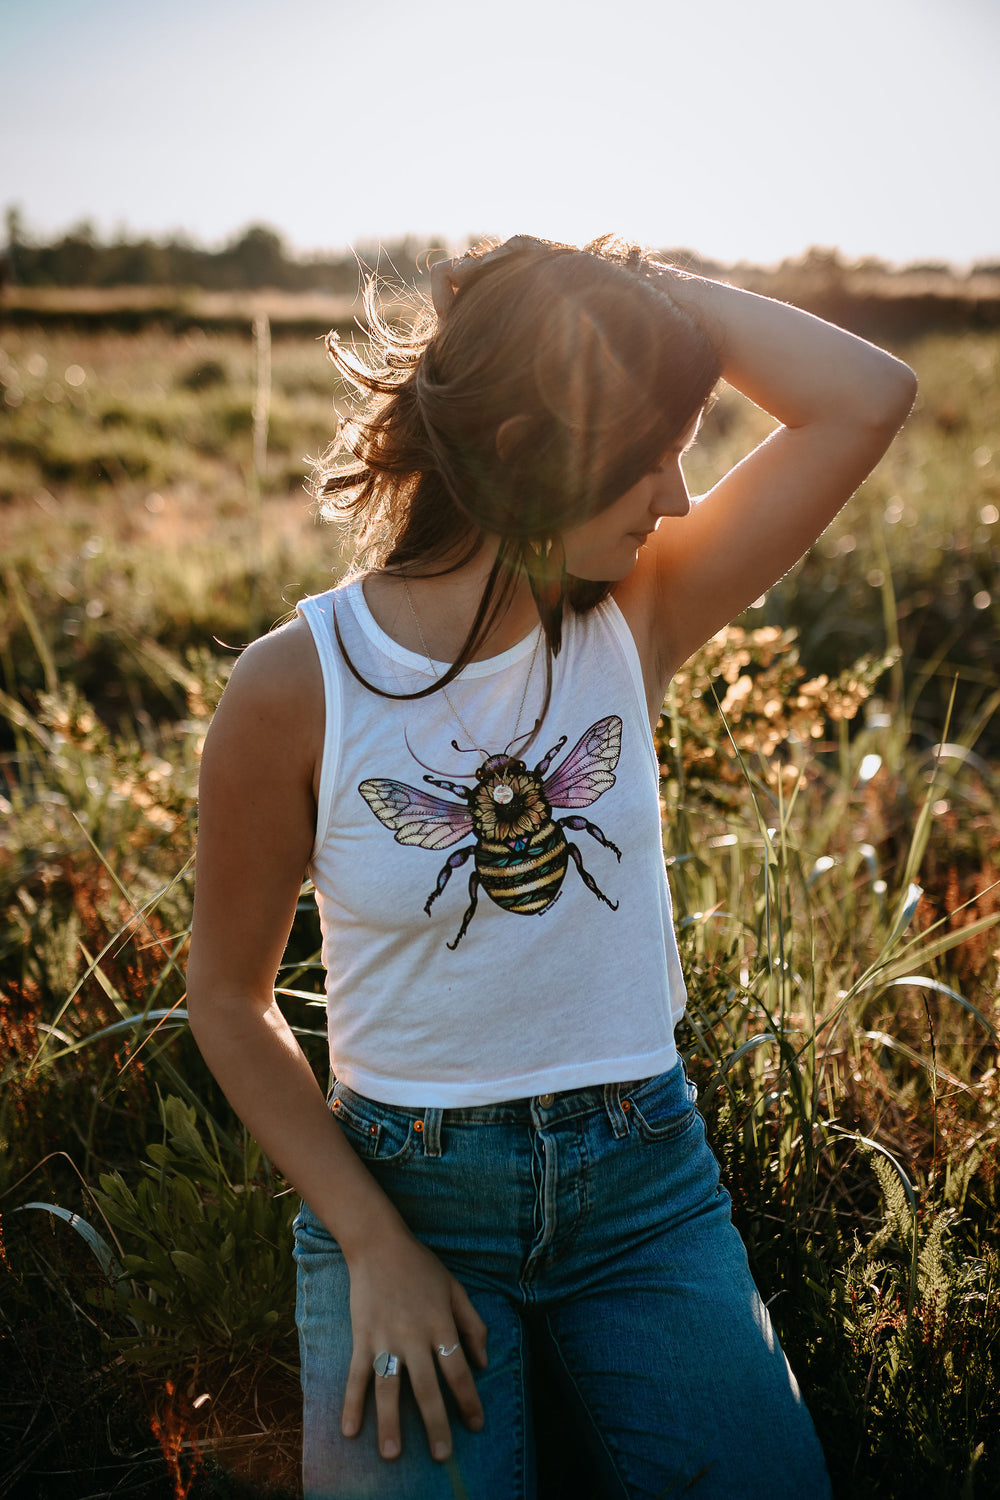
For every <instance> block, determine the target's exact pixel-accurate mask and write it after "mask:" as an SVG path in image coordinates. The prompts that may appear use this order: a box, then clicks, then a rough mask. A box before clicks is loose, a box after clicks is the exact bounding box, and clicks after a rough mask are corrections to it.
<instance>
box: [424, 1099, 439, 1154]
mask: <svg viewBox="0 0 1000 1500" xmlns="http://www.w3.org/2000/svg"><path fill="white" fill-rule="evenodd" d="M441 1115H442V1111H441V1110H440V1109H425V1110H424V1130H423V1135H424V1155H425V1156H440V1155H441Z"/></svg>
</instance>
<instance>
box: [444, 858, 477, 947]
mask: <svg viewBox="0 0 1000 1500" xmlns="http://www.w3.org/2000/svg"><path fill="white" fill-rule="evenodd" d="M478 904H479V871H478V870H473V872H472V874H471V875H470V876H469V906H468V910H467V911H466V913H465V916H464V917H463V918H462V925H461V927H460V928H459V929H458V937H457V938H456V939H455V941H454V942H453V943H448V944H447V947H449V948H450V949H451V951H452V953H454V951H455V949H456V948H457V947H458V945H459V943H460V942H461V941H462V939H463V938H464V937H465V934H466V932H467V931H468V928H469V923H470V922H471V921H472V919H473V917H474V916H475V914H476V907H477V905H478Z"/></svg>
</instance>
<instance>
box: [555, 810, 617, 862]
mask: <svg viewBox="0 0 1000 1500" xmlns="http://www.w3.org/2000/svg"><path fill="white" fill-rule="evenodd" d="M558 821H559V826H560V828H573V829H575V830H576V831H577V832H578V833H589V834H590V837H591V838H592V839H596V840H597V842H598V843H599V844H603V845H604V847H605V849H610V850H611V853H612V854H613V855H614V856H615V858H616V859H617V860H618V863H619V864H621V862H622V851H621V850H620V849H619V847H618V845H617V844H613V843H612V842H611V840H610V839H609V838H605V836H604V834H603V833H602V832H601V830H600V829H599V828H598V826H597V824H596V823H588V822H587V820H586V818H560V819H559V820H558ZM572 847H573V846H572V844H571V845H570V848H571V849H572Z"/></svg>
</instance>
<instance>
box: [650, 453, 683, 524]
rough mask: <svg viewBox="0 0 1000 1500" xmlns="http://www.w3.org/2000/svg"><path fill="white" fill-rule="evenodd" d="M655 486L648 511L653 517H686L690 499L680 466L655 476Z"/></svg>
mask: <svg viewBox="0 0 1000 1500" xmlns="http://www.w3.org/2000/svg"><path fill="white" fill-rule="evenodd" d="M655 478H656V485H655V487H654V489H653V494H652V497H651V499H650V505H649V508H650V511H651V512H652V514H653V515H654V516H686V515H687V513H688V511H689V510H690V509H691V497H690V496H689V494H688V487H687V482H686V480H685V478H684V474H683V472H682V471H681V468H680V466H679V465H678V466H676V467H674V468H670V469H668V470H664V471H663V472H661V473H659V474H657V475H656V476H655Z"/></svg>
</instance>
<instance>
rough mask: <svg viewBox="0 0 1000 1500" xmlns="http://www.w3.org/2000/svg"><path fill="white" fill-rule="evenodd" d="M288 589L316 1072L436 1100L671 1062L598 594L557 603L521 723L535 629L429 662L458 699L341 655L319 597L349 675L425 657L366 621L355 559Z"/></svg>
mask: <svg viewBox="0 0 1000 1500" xmlns="http://www.w3.org/2000/svg"><path fill="white" fill-rule="evenodd" d="M298 610H299V613H300V614H301V615H303V616H304V617H305V619H306V621H307V622H308V625H309V628H310V630H311V631H312V635H313V639H314V641H315V644H316V649H317V652H318V654H319V660H320V663H321V666H322V672H323V683H324V689H325V694H326V737H325V745H324V751H323V765H322V771H321V778H320V788H319V805H318V809H317V824H316V842H315V845H314V848H313V852H312V859H311V866H310V874H311V876H312V880H313V884H314V886H315V890H316V901H317V905H318V907H319V915H320V923H321V928H322V934H323V962H324V964H325V967H326V975H327V978H326V992H327V1016H328V1029H329V1040H330V1060H331V1065H332V1067H333V1070H334V1073H335V1075H336V1076H337V1078H339V1079H341V1080H342V1081H343V1082H344V1083H346V1084H347V1085H348V1087H350V1088H352V1089H354V1090H356V1092H358V1093H360V1094H364V1095H366V1096H368V1097H369V1098H373V1099H378V1100H381V1101H382V1102H384V1103H386V1104H396V1105H403V1106H409V1107H414V1108H432V1107H438V1108H451V1107H455V1106H462V1105H476V1104H493V1103H498V1102H500V1101H502V1100H505V1099H519V1098H525V1097H527V1096H529V1095H533V1094H544V1093H554V1092H556V1091H557V1090H560V1089H576V1088H584V1087H587V1086H589V1085H594V1084H602V1083H613V1082H622V1081H626V1080H631V1079H636V1078H645V1077H648V1076H650V1075H652V1074H655V1073H661V1072H665V1071H666V1070H667V1069H669V1068H670V1067H672V1066H673V1064H674V1062H675V1061H676V1058H677V1052H676V1048H675V1045H674V1027H675V1025H676V1023H677V1021H678V1020H679V1018H680V1016H681V1014H682V1013H683V1010H684V1005H685V998H686V997H685V990H684V980H683V976H682V973H681V965H680V958H679V955H678V951H677V941H676V938H675V935H674V928H673V920H672V915H671V907H670V893H669V890H668V887H667V877H666V870H665V867H664V861H663V846H662V835H661V828H660V805H659V781H658V777H659V768H658V765H657V761H656V755H655V751H654V748H653V742H652V737H651V735H650V732H649V723H648V719H647V716H646V706H645V697H644V692H643V684H642V675H641V670H640V665H639V658H638V653H637V651H636V648H635V643H634V641H633V639H632V635H631V632H630V631H629V628H628V626H627V624H626V622H625V619H624V617H623V616H622V613H621V611H620V610H619V608H618V606H617V605H616V604H615V603H614V602H613V601H612V600H607V601H605V603H603V604H601V605H599V606H598V607H597V608H596V609H594V610H591V611H589V612H588V613H586V614H583V615H578V614H576V613H575V612H573V611H571V610H567V612H566V617H565V619H564V623H563V644H562V650H561V652H560V654H559V656H558V657H557V658H556V659H555V661H554V663H553V680H552V697H551V701H550V703H549V708H548V712H547V713H546V715H545V720H544V722H543V724H542V726H541V728H540V730H539V732H538V733H537V734H536V735H535V737H534V739H533V740H532V742H531V744H530V745H528V746H527V747H526V746H525V742H526V739H527V736H528V733H529V732H530V730H531V729H532V727H533V726H534V724H535V720H536V718H537V716H538V714H539V713H540V711H541V706H542V701H543V697H544V686H545V662H544V655H543V649H542V648H539V649H538V650H537V651H536V649H535V647H536V644H537V641H538V631H535V632H532V634H531V635H529V636H527V637H526V638H525V639H524V640H522V641H520V642H518V644H517V645H515V646H512V647H511V648H510V649H509V650H508V651H505V652H503V653H502V654H500V655H499V656H494V657H490V658H488V659H486V660H483V661H477V662H472V663H470V665H469V666H467V667H466V668H465V669H464V671H463V672H462V673H461V675H460V677H459V678H457V679H456V681H455V682H454V683H452V684H449V687H448V696H449V697H450V698H451V700H452V703H453V704H454V708H455V710H457V715H458V716H460V718H461V723H460V722H459V720H458V718H457V717H456V713H455V712H454V711H453V709H452V707H451V705H450V704H449V703H448V701H447V699H446V698H445V696H444V694H443V693H442V692H437V693H433V694H432V695H430V696H429V697H427V698H423V699H417V700H410V701H397V700H394V699H391V698H383V697H379V696H377V695H375V694H373V693H371V692H369V691H368V689H367V688H365V687H364V686H363V685H362V684H361V683H359V682H358V681H357V680H356V679H355V678H354V677H353V676H352V674H351V672H350V670H349V668H348V667H347V665H346V663H345V662H344V659H343V656H342V654H341V652H340V649H339V647H338V645H337V641H336V636H335V634H334V611H336V622H337V626H338V627H339V630H340V635H341V638H342V640H343V642H344V646H345V648H346V650H347V652H348V654H349V655H350V658H351V660H352V661H353V662H354V664H355V666H356V667H357V668H358V670H359V672H360V673H361V674H362V675H363V676H364V677H365V678H366V679H367V680H368V681H369V682H372V683H374V684H375V685H377V686H379V687H382V688H385V689H387V690H388V691H390V692H412V691H413V690H414V689H418V688H421V687H426V686H427V685H428V684H429V683H430V682H431V681H433V680H434V678H436V677H439V676H441V675H442V673H443V672H444V671H445V670H446V666H445V664H444V663H441V662H435V663H434V664H433V670H432V667H431V664H429V663H428V661H427V659H426V658H425V657H422V656H418V655H417V654H415V653H414V652H412V651H408V650H406V649H405V648H404V647H402V646H399V645H397V644H396V642H395V641H393V640H392V639H391V638H390V637H389V636H388V635H386V634H385V632H384V631H383V630H382V629H381V628H380V627H379V626H378V625H377V624H376V622H375V620H374V619H373V617H372V615H371V613H370V611H369V609H368V606H367V603H366V601H365V597H364V591H363V588H362V580H361V579H360V578H356V579H353V580H352V581H351V582H349V583H347V584H345V585H343V586H341V587H340V588H338V589H334V590H331V591H330V592H329V593H326V594H320V595H318V596H315V597H313V598H309V599H306V600H304V601H303V602H302V603H301V604H300V605H299V606H298ZM529 673H530V676H529ZM526 682H527V691H525V683H526ZM522 695H523V706H522V707H521V715H520V721H518V718H517V716H518V709H519V705H522ZM463 725H466V726H468V731H469V733H471V734H473V735H475V737H476V744H475V745H470V744H466V739H467V734H466V730H465V729H464V728H463ZM522 752H523V759H522V758H521V756H522ZM484 754H485V755H486V756H488V757H489V759H488V760H486V761H485V762H484ZM477 771H478V772H479V776H478V778H477Z"/></svg>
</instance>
